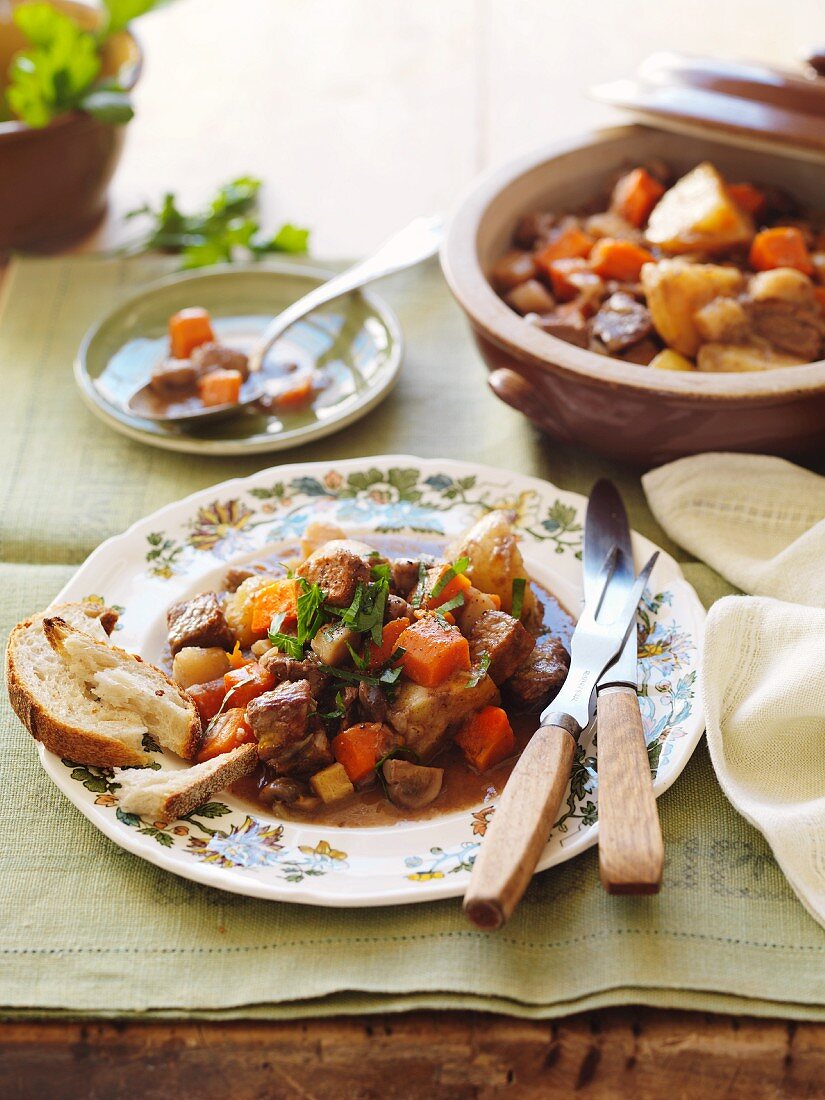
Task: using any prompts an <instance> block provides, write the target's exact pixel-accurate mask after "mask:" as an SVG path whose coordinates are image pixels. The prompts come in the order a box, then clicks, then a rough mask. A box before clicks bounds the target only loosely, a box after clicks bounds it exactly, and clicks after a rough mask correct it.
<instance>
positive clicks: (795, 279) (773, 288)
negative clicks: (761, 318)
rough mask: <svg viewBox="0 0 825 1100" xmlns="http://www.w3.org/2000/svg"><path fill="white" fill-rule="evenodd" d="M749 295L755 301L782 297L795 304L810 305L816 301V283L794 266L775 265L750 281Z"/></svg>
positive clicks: (783, 299)
mask: <svg viewBox="0 0 825 1100" xmlns="http://www.w3.org/2000/svg"><path fill="white" fill-rule="evenodd" d="M748 296H749V297H750V298H752V299H753V301H754V302H766V301H770V300H771V299H773V298H780V299H782V301H785V302H793V303H794V304H795V305H800V306H810V305H813V301H814V285H813V283H812V282H811V280H810V279H809V278H808V276H807V275H803V274H802V272H801V271H797V270H796V268H793V267H775V268H772V269H771V270H770V271H760V272H759V273H758V274H757V275H753V276H751V278H750V279H749V281H748Z"/></svg>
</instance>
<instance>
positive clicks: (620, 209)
mask: <svg viewBox="0 0 825 1100" xmlns="http://www.w3.org/2000/svg"><path fill="white" fill-rule="evenodd" d="M664 193H665V188H664V187H663V185H662V184H661V183H659V181H658V180H657V179H655V178H654V177H653V176H651V174H650V172H648V171H647V169H646V168H634V169H633V171H632V172H628V173H627V175H626V176H622V178H621V179H620V180H619V181H618V183H617V184H616V186H615V187H614V188H613V194H612V196H611V198H610V209H611V210H613V211H615V213H617V214H621V216H622V217H623V218H624V220H625V221H627V222H630V224H631V225H635V226H636V228H637V229H638V228H639V227H640V226H642V225H644V224H645V222H646V221H647V219H648V218H649V217H650V212H651V210H652V209H653V207H654V206H655V205H656V203H657V202H658V201H659V199H660V198H661V197H662V195H664Z"/></svg>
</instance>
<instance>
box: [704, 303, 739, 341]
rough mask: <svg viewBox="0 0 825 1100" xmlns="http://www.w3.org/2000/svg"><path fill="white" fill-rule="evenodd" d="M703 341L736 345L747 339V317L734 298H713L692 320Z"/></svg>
mask: <svg viewBox="0 0 825 1100" xmlns="http://www.w3.org/2000/svg"><path fill="white" fill-rule="evenodd" d="M693 320H694V322H695V324H696V328H697V329H698V330H699V335H700V336H701V337H702V339H703V340H705V341H708V342H715V343H721V344H738V343H741V342H742V341H744V340H747V338H748V329H749V325H748V315H747V313H745V310H744V308H743V306H742V303H741V302H738V301H737V300H736V299H735V298H714V299H713V301H712V302H708V304H707V305H706V306H702V308H701V309H698V310H697V311H696V314H695V315H694V318H693Z"/></svg>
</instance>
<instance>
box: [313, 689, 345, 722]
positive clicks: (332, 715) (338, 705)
mask: <svg viewBox="0 0 825 1100" xmlns="http://www.w3.org/2000/svg"><path fill="white" fill-rule="evenodd" d="M346 713H347V708H346V707H345V706H344V697H343V695H342V694H341V692H340V691H337V692H336V693H335V706H334V707H333V709H332V710H328V711H326V712H324V711H319V712H318V717H319V718H328V719H329V720H330V721H332V720H333V719H338V718H343V717H344V716H345V715H346Z"/></svg>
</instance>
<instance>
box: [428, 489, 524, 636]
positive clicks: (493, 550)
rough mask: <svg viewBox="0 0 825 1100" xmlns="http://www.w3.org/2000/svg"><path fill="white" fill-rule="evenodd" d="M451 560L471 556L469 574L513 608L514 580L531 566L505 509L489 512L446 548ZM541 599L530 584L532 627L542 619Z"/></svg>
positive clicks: (507, 608)
mask: <svg viewBox="0 0 825 1100" xmlns="http://www.w3.org/2000/svg"><path fill="white" fill-rule="evenodd" d="M446 556H447V558H448V559H449V560H451V561H455V560H456V559H457V558H462V557H468V558H469V559H470V564H469V566H468V567H467V569H466V575H467V576H468V577H469V578H470V580H471V581H472V583H473V586H474V587H475V588H479V589H481V591H482V592H488V593H490V595H494V596H498V597H499V599H500V600H501V610H502V611H507V612H508V613H509V612H510V611H511V610H512V607H513V581H514V580H515V579H516V577H526V576H527V569H526V567H525V565H524V559H523V558H522V556H521V551H520V550H519V547H518V539H517V537H516V533H515V531H514V530H513V525H512V523H511V522H510V517H509V516H508V514H507V513H506V512H504V511H500V510H496V511H493V512H488V513H487V515H486V516H484V517H483V518H482V519H480V520H479V521H478V523H476V524H474V526H473V527H471V528H470V529H469V531H466V532H465V533H464V534H463V535H462V536H460V537H459V538H458V539H457V540H456V542H454V543H453V544H451V545H450V546H449V547H448V548H447V551H446ZM540 618H541V615H540V609H539V605H538V600H537V599H536V596H535V593H534V592H533V589H532V587H531V586H530V585H529V584H528V585H527V588H526V590H525V593H524V606H523V609H522V621H523V622H524V624H525V626H526V627H527V628H528V629H530V628H531V627H532V626H535V625H537V621H538V620H540Z"/></svg>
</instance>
